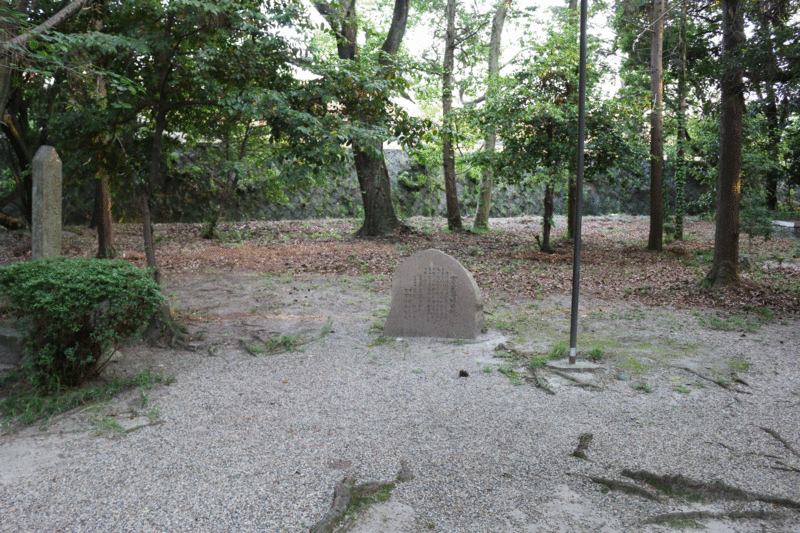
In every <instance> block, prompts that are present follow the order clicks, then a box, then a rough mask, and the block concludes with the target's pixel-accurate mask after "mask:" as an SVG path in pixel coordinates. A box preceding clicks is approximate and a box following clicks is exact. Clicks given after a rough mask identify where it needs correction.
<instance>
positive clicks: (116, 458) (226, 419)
mask: <svg viewBox="0 0 800 533" xmlns="http://www.w3.org/2000/svg"><path fill="white" fill-rule="evenodd" d="M221 278H222V277H221V276H219V275H213V274H209V275H206V276H199V277H197V278H196V279H188V280H181V281H178V280H168V282H167V286H168V290H169V292H170V293H171V294H172V299H173V305H176V306H177V305H180V306H181V308H182V309H183V310H184V311H185V312H186V313H187V314H192V315H193V316H196V317H197V321H196V323H195V324H193V325H192V328H191V331H192V332H193V333H194V335H195V336H197V335H198V334H199V332H200V331H202V330H207V333H206V334H205V337H204V338H203V340H202V342H201V344H200V346H199V347H198V349H197V350H196V351H180V350H175V351H171V350H163V349H154V348H146V347H130V348H127V349H126V350H125V356H124V357H123V359H122V360H121V361H120V362H117V363H113V364H112V367H113V368H112V370H111V371H112V372H118V373H121V374H125V373H131V372H136V371H137V370H139V369H141V368H143V367H145V366H148V365H152V366H153V367H154V368H158V369H161V370H163V371H164V372H165V373H167V374H173V375H174V376H175V378H176V380H175V382H174V383H172V384H170V385H168V386H164V385H160V386H157V387H156V388H154V389H152V390H150V391H148V392H147V393H146V394H147V404H146V405H144V406H142V405H141V395H140V393H139V391H130V392H129V393H126V394H125V395H123V396H121V397H119V398H118V399H116V400H115V401H113V402H110V403H108V404H104V405H101V406H95V407H93V408H90V409H88V410H83V411H80V412H75V413H70V414H68V415H65V416H62V417H59V418H58V419H56V420H53V421H51V422H50V424H49V425H48V426H47V428H46V429H44V430H43V429H41V428H40V427H33V428H27V429H24V430H22V431H19V432H17V433H14V434H7V435H4V436H2V437H1V438H0V464H1V465H2V466H0V517H1V518H0V531H70V532H72V531H159V532H161V531H267V532H301V531H309V528H310V527H311V526H312V525H314V524H315V523H317V522H319V521H320V520H321V519H322V517H323V516H324V515H325V513H326V512H327V511H328V510H329V509H330V507H331V502H332V496H333V490H334V488H335V486H336V485H337V483H338V482H340V481H342V479H343V478H345V477H346V476H355V477H356V479H357V482H358V483H361V482H366V481H381V482H390V481H394V480H395V478H396V476H397V474H398V471H399V470H400V468H401V462H403V461H405V462H407V465H408V467H409V468H410V470H411V472H412V473H413V475H414V478H413V479H412V480H410V481H405V482H397V484H396V487H395V488H394V490H393V491H392V494H391V498H390V499H389V501H387V502H384V503H380V504H376V505H374V506H373V507H372V508H370V509H368V510H367V511H365V512H362V513H361V514H360V515H358V516H356V517H355V518H354V520H353V523H352V526H351V531H358V532H362V533H363V532H381V531H386V532H419V531H441V532H452V533H455V532H465V533H478V532H492V533H494V532H590V531H591V532H593V531H597V532H617V531H644V532H657V531H676V530H683V529H687V530H688V529H691V528H693V527H696V526H699V525H702V526H705V527H706V528H707V531H713V532H743V533H744V532H748V533H749V532H762V531H770V532H792V531H800V512H798V510H797V509H790V508H787V506H786V505H778V504H776V503H774V502H773V503H768V502H764V501H757V500H756V501H734V500H731V499H730V495H728V496H727V497H726V496H725V495H724V494H722V491H717V493H716V496H715V495H714V494H709V495H707V496H706V497H705V498H703V499H702V500H700V501H697V498H692V497H685V495H684V496H682V495H680V494H673V495H671V496H668V495H665V494H663V493H658V492H657V491H656V490H655V489H653V488H652V487H651V486H649V485H646V484H644V483H641V482H636V481H633V480H632V479H629V478H628V477H625V476H624V475H623V471H624V470H626V469H628V470H631V471H648V472H651V473H653V474H655V475H660V476H666V475H672V476H674V475H678V474H680V475H682V476H685V477H686V478H689V479H691V480H695V481H699V482H705V483H709V484H713V483H717V482H722V483H724V484H727V485H729V486H732V487H736V488H738V489H742V490H744V491H748V492H749V493H755V494H758V495H761V496H762V497H763V498H762V499H768V498H769V497H771V498H783V499H789V500H791V501H792V502H800V456H798V455H797V450H800V417H799V416H798V412H799V411H800V359H799V358H798V352H800V350H798V347H800V327H798V326H800V324H799V323H798V322H793V321H789V322H783V323H772V324H767V325H764V326H762V327H760V328H759V329H756V330H755V331H743V332H739V331H733V332H732V331H719V330H709V329H706V328H705V327H704V326H703V320H702V319H703V317H702V316H696V315H693V314H692V313H689V312H684V311H675V310H671V309H665V308H647V307H636V306H626V305H623V304H619V305H614V304H609V303H608V302H585V303H583V302H582V311H581V313H582V317H581V324H582V329H581V336H579V343H580V342H583V339H586V341H585V342H586V343H587V344H590V345H594V346H602V347H603V350H604V352H605V355H606V357H605V358H604V360H603V361H602V362H601V366H602V369H601V370H600V371H599V372H597V373H595V374H591V375H588V374H581V375H578V376H576V377H577V379H579V380H581V381H583V382H586V383H592V384H594V385H595V386H596V387H599V388H596V389H592V388H589V387H586V386H575V383H574V382H573V381H571V380H569V379H566V378H564V377H562V376H559V375H557V374H555V373H552V372H549V371H544V370H540V371H539V375H540V378H541V379H542V380H543V381H545V382H546V383H548V384H549V386H550V388H551V389H552V391H553V392H555V394H553V395H550V394H547V393H545V391H543V390H542V389H539V388H536V387H535V386H534V385H533V384H532V383H530V382H529V381H525V380H522V381H521V382H519V384H515V382H514V380H513V379H509V377H508V376H507V375H505V374H504V373H502V372H500V371H499V370H498V368H501V367H502V366H503V365H508V364H509V361H508V360H507V359H501V358H499V357H498V355H499V352H497V351H495V347H496V346H497V345H498V344H500V343H505V344H507V345H509V344H511V345H513V346H515V347H516V348H517V349H518V350H521V351H534V352H545V351H546V350H548V349H549V347H551V346H553V344H555V343H556V342H557V341H559V340H566V338H567V337H566V335H565V334H566V332H567V327H568V299H567V297H566V296H562V297H550V298H547V299H545V300H538V301H531V302H500V301H495V300H492V299H489V300H488V302H487V310H488V311H489V312H490V313H491V314H489V315H488V318H489V324H490V326H491V327H490V328H489V330H488V331H487V332H486V333H485V334H483V335H482V336H481V337H480V338H478V339H477V340H476V341H475V342H467V343H458V342H452V341H447V340H441V339H427V338H413V339H383V338H381V337H379V336H378V333H379V332H378V331H376V330H375V328H374V327H373V326H374V325H376V324H377V325H379V324H380V323H381V321H382V320H383V318H384V317H385V315H386V312H387V311H388V306H389V295H388V291H386V290H380V291H374V290H370V287H374V286H375V284H374V283H372V282H371V281H370V280H368V279H361V278H312V277H307V278H303V279H290V278H286V277H283V278H281V277H271V278H265V277H264V276H257V275H254V274H241V275H226V276H224V279H221ZM214 288H216V289H214ZM212 290H216V293H215V292H210V291H212ZM219 295H224V299H225V302H226V306H228V307H230V309H228V310H226V314H222V313H217V314H214V315H209V314H208V312H209V310H211V309H215V308H217V307H219V304H218V303H215V301H214V300H215V298H221V297H222V296H219ZM237 302H238V303H237ZM234 304H235V305H234ZM237 309H238V310H239V311H241V312H239V313H238V314H237ZM327 317H330V320H331V321H332V322H331V329H332V331H331V332H330V333H329V334H327V335H325V336H323V337H322V338H319V334H320V333H321V332H322V331H323V329H324V327H325V323H326V321H327V320H328V318H327ZM271 332H275V333H277V332H279V333H281V334H284V335H290V334H302V335H305V337H304V338H306V339H309V338H311V337H312V336H315V337H317V338H316V340H311V341H310V342H308V343H306V344H303V345H302V346H300V347H299V348H300V349H299V350H298V351H292V352H286V353H280V354H275V355H260V354H256V355H252V354H251V353H248V352H247V351H246V350H245V349H244V348H246V347H248V346H249V347H251V348H252V347H253V346H257V345H258V342H257V341H258V339H259V338H262V339H263V338H264V336H265V335H268V334H270V333H271ZM251 351H257V350H252V349H251ZM679 367H686V368H689V369H691V370H694V371H695V372H697V373H699V374H701V375H702V376H705V377H711V378H713V379H716V378H719V377H722V378H725V379H726V380H727V381H726V384H730V386H729V387H728V388H724V387H722V386H720V385H718V384H715V383H713V382H711V381H708V380H706V379H704V378H702V377H700V376H698V375H697V374H693V373H690V372H688V371H686V370H681V369H680V368H679ZM461 370H465V371H467V373H468V374H469V375H468V377H459V372H460V371H461ZM521 370H524V369H521ZM734 371H735V372H736V375H737V376H738V377H739V378H740V380H741V382H739V383H736V382H733V381H732V379H733V376H732V374H731V373H732V372H734ZM512 377H513V376H512ZM644 389H649V390H650V391H651V392H649V393H648V392H645V390H644ZM737 391H741V392H737ZM154 407H155V408H157V411H158V412H157V413H156V412H154V411H153V409H154ZM148 411H149V414H150V415H151V419H152V420H151V419H148V418H146V417H144V416H142V413H144V412H148ZM156 415H158V417H157V418H156ZM104 420H105V421H109V420H115V421H117V423H120V424H123V425H125V426H126V427H136V426H137V425H138V426H139V427H138V428H137V429H135V430H132V431H130V432H127V433H121V432H118V431H114V430H110V429H103V421H104ZM762 428H767V429H769V430H771V431H772V432H773V433H769V432H767V431H765V430H763V429H762ZM587 433H590V434H592V435H593V439H592V441H591V442H590V443H589V446H588V449H587V452H586V456H587V459H586V460H581V459H578V458H576V457H574V456H572V452H573V450H575V448H576V446H577V445H578V442H579V438H580V436H581V435H583V434H587ZM778 437H780V438H782V439H783V440H784V442H781V441H780V440H779V439H778ZM592 476H594V477H602V478H606V479H609V480H616V481H623V482H627V483H628V484H630V485H635V486H637V487H639V488H643V489H647V490H650V492H651V493H653V494H658V495H659V496H658V500H657V501H653V500H650V499H646V498H644V497H642V496H639V495H635V494H629V493H626V492H623V491H621V490H616V489H615V490H610V491H609V490H607V489H606V487H605V486H604V485H602V484H598V483H595V482H593V481H592V480H591V479H590V477H592ZM718 488H719V486H718ZM750 499H751V500H753V498H750ZM689 511H693V512H696V513H697V514H695V515H693V518H692V517H689V518H686V517H683V518H682V519H680V520H676V521H673V522H672V523H671V525H669V526H668V525H653V524H646V523H645V522H646V521H647V520H648V519H651V518H653V517H655V516H657V515H664V514H667V513H675V512H689ZM743 511H747V512H751V514H757V513H759V512H762V513H765V514H763V515H762V517H761V518H738V517H736V516H737V515H735V513H737V512H743ZM732 513H733V514H732ZM731 516H733V518H731Z"/></svg>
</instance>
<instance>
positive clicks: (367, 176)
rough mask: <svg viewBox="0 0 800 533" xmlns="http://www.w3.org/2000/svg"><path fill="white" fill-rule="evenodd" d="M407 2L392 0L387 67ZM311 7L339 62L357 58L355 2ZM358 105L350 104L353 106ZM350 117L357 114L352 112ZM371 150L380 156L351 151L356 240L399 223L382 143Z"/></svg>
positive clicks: (383, 57) (384, 56) (384, 54)
mask: <svg viewBox="0 0 800 533" xmlns="http://www.w3.org/2000/svg"><path fill="white" fill-rule="evenodd" d="M409 1H410V0H395V4H394V11H393V13H392V23H391V26H390V27H389V32H388V33H387V35H386V39H385V40H384V42H383V46H381V52H382V55H381V58H380V61H381V63H382V64H387V63H388V62H389V61H390V59H391V58H392V57H393V56H394V55H396V54H397V51H398V50H399V48H400V43H401V42H402V40H403V35H404V34H405V30H406V25H407V22H408V11H409ZM313 4H314V8H315V9H316V10H317V11H318V12H319V14H320V15H322V16H323V17H324V18H325V20H326V21H327V22H328V25H329V26H330V27H331V30H332V31H333V33H334V34H335V36H336V48H337V53H338V55H339V59H347V60H349V61H355V60H357V57H358V44H357V36H358V18H357V17H356V0H345V1H344V2H341V3H338V2H337V3H328V2H322V1H314V2H313ZM357 105H358V102H357V101H355V102H353V103H352V106H347V105H345V107H356V108H357ZM353 112H354V114H357V113H356V112H355V110H353ZM374 143H375V146H374V148H375V150H376V151H377V153H379V154H380V156H379V158H378V159H374V158H372V157H371V156H370V155H369V153H367V151H366V150H358V149H356V150H354V157H355V166H356V174H357V175H358V183H359V185H360V187H361V198H362V200H363V202H364V223H363V224H362V226H361V228H360V229H359V230H358V231H357V232H356V235H357V236H359V237H378V236H381V235H386V234H388V233H391V232H392V231H394V230H395V229H396V228H398V227H399V226H400V220H398V218H397V215H396V213H395V211H394V206H393V205H392V194H391V184H390V182H389V171H388V170H387V168H386V161H385V160H384V158H383V143H382V142H381V141H380V140H379V139H378V140H375V141H374Z"/></svg>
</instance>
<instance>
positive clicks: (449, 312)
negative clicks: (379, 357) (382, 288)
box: [383, 250, 483, 339]
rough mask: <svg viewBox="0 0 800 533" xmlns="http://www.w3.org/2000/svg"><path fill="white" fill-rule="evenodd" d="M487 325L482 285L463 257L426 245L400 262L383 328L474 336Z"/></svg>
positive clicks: (392, 332) (404, 333)
mask: <svg viewBox="0 0 800 533" xmlns="http://www.w3.org/2000/svg"><path fill="white" fill-rule="evenodd" d="M482 329H483V298H482V296H481V291H480V289H479V288H478V284H477V283H475V279H474V278H473V277H472V274H470V272H469V271H468V270H467V269H466V268H464V266H463V265H462V264H461V263H459V262H458V261H456V260H455V259H454V258H452V257H450V256H449V255H447V254H445V253H443V252H440V251H439V250H425V251H424V252H418V253H416V254H414V255H412V256H411V257H409V258H408V259H406V260H405V261H403V262H402V263H401V264H400V266H398V267H397V271H395V273H394V276H393V278H392V308H391V310H390V311H389V317H388V318H387V319H386V325H385V326H384V327H383V332H384V334H386V335H393V336H398V337H448V338H458V339H474V338H475V337H476V336H477V335H478V334H479V333H480V332H481V330H482Z"/></svg>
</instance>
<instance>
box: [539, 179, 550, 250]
mask: <svg viewBox="0 0 800 533" xmlns="http://www.w3.org/2000/svg"><path fill="white" fill-rule="evenodd" d="M552 229H553V186H552V185H549V184H548V185H545V187H544V220H543V221H542V242H541V244H540V245H539V249H540V250H541V251H543V252H547V253H549V254H551V253H553V247H552V246H550V232H551V230H552Z"/></svg>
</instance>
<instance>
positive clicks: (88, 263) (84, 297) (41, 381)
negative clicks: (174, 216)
mask: <svg viewBox="0 0 800 533" xmlns="http://www.w3.org/2000/svg"><path fill="white" fill-rule="evenodd" d="M0 293H5V295H6V296H7V299H8V303H10V304H11V305H12V306H14V307H16V308H17V309H18V312H19V313H20V314H21V315H22V316H23V319H24V320H23V323H24V324H25V326H26V334H27V337H28V340H27V348H26V355H27V357H26V359H25V362H24V363H23V371H24V372H25V373H26V374H28V375H29V377H30V379H31V381H32V384H33V385H35V386H37V387H42V388H45V389H48V390H51V391H54V390H57V389H59V388H60V387H62V386H69V387H74V386H79V385H81V384H83V383H85V382H86V381H87V380H90V379H92V378H94V377H96V376H97V375H98V374H99V373H100V372H101V371H102V369H103V368H104V367H105V365H106V364H107V363H108V360H109V358H110V357H111V354H112V353H113V349H115V348H117V347H118V346H119V344H120V343H121V342H122V341H123V340H124V339H126V338H128V337H129V336H131V335H133V334H136V333H138V332H140V331H141V329H142V328H143V327H144V326H145V325H146V324H147V321H148V320H149V319H150V318H151V317H152V316H153V315H154V314H155V312H156V311H157V310H158V309H159V308H160V306H161V303H162V301H163V296H162V295H161V291H160V290H159V286H158V284H156V282H155V281H153V279H152V277H151V276H150V275H149V273H148V272H147V271H146V270H141V269H139V268H136V267H135V266H133V265H131V264H129V263H126V262H124V261H107V260H101V259H85V258H76V259H73V258H66V257H59V258H52V259H44V260H39V261H31V262H26V263H15V264H12V265H9V266H7V267H3V268H0Z"/></svg>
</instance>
